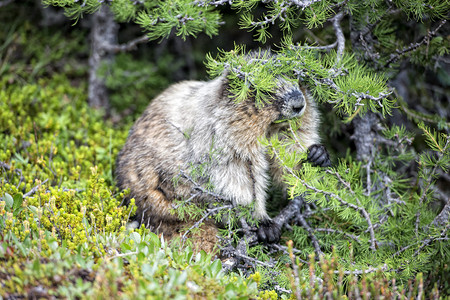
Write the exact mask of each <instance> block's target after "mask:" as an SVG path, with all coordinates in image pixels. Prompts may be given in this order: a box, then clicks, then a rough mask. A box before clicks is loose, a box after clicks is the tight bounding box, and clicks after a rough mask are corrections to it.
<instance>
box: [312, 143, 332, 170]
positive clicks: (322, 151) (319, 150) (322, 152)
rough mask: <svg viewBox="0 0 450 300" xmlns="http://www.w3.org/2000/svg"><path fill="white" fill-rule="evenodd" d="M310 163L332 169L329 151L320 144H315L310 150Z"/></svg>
mask: <svg viewBox="0 0 450 300" xmlns="http://www.w3.org/2000/svg"><path fill="white" fill-rule="evenodd" d="M308 161H310V162H311V163H313V164H314V165H316V166H319V167H331V160H330V156H329V154H328V151H327V149H326V148H325V147H324V146H323V145H320V144H314V145H312V146H311V147H309V148H308Z"/></svg>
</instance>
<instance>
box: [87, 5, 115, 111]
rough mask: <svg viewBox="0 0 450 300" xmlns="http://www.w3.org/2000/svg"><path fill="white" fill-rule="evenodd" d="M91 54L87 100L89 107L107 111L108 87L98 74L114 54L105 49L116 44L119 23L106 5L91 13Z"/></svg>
mask: <svg viewBox="0 0 450 300" xmlns="http://www.w3.org/2000/svg"><path fill="white" fill-rule="evenodd" d="M91 26H92V27H91V54H90V57H89V88H88V97H89V98H88V102H89V105H90V106H91V107H94V108H103V109H105V111H106V112H107V113H108V112H109V108H110V106H109V97H108V89H107V88H106V85H105V79H104V78H102V77H101V76H100V75H99V74H98V71H99V68H100V66H101V65H102V64H106V65H111V63H112V62H113V60H114V54H113V53H111V52H109V51H106V49H107V48H108V47H110V46H111V45H116V44H117V33H118V30H119V25H118V24H117V23H116V22H115V21H114V16H113V14H112V12H111V10H110V9H109V7H108V6H106V5H103V6H102V7H101V8H100V9H99V10H98V11H97V12H96V13H94V14H93V15H92V25H91Z"/></svg>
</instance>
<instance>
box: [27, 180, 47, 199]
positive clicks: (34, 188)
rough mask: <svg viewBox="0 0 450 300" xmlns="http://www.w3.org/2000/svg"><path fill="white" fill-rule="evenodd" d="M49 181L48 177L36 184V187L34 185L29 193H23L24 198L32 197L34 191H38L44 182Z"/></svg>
mask: <svg viewBox="0 0 450 300" xmlns="http://www.w3.org/2000/svg"><path fill="white" fill-rule="evenodd" d="M47 181H48V179H45V180H44V181H42V182H40V183H39V184H38V185H36V186H35V187H33V188H32V189H31V190H30V191H29V192H28V193H26V194H25V195H23V198H27V197H30V196H31V195H33V194H34V193H36V191H37V190H38V189H39V188H40V187H41V185H43V184H44V183H46V182H47Z"/></svg>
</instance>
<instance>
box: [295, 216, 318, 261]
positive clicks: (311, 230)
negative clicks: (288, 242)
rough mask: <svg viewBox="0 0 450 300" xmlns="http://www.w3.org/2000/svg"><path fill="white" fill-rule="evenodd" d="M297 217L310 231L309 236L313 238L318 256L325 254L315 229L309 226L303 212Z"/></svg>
mask: <svg viewBox="0 0 450 300" xmlns="http://www.w3.org/2000/svg"><path fill="white" fill-rule="evenodd" d="M297 219H298V220H299V222H300V224H301V225H302V226H303V227H304V228H305V229H306V231H307V232H308V235H309V238H310V239H311V241H312V243H313V246H314V250H315V252H316V255H317V258H320V257H321V256H322V255H323V252H322V250H321V249H320V246H319V241H318V240H317V238H316V236H315V235H314V230H313V229H312V228H311V226H309V224H308V222H306V220H305V218H304V217H303V216H302V214H298V215H297Z"/></svg>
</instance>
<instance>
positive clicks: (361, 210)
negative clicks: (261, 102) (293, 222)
mask: <svg viewBox="0 0 450 300" xmlns="http://www.w3.org/2000/svg"><path fill="white" fill-rule="evenodd" d="M273 153H274V154H275V156H276V157H277V159H278V160H279V161H280V162H281V165H282V166H283V168H284V169H285V170H286V171H288V172H289V173H290V174H291V175H292V176H293V177H294V178H295V179H297V180H299V181H300V182H301V183H302V184H303V185H304V186H305V187H306V188H308V189H310V190H312V191H314V192H316V193H319V194H323V195H325V196H328V197H332V198H334V199H336V200H338V201H339V202H340V203H341V205H343V206H347V207H350V208H352V209H354V210H356V211H358V212H359V213H360V214H361V215H362V216H363V218H364V219H366V222H367V225H368V230H369V233H370V244H371V245H370V248H371V249H372V251H376V245H375V241H376V239H375V233H374V229H373V225H372V221H371V220H370V215H369V213H368V212H367V211H366V210H365V209H364V208H363V207H360V206H358V205H355V204H353V203H349V202H347V201H345V200H344V199H342V198H341V197H339V196H338V195H336V194H335V193H333V192H328V191H324V190H321V189H318V188H316V187H315V186H312V185H310V184H309V183H308V182H306V181H305V180H303V179H301V178H300V177H298V176H297V174H295V173H294V172H293V170H292V169H291V168H289V167H287V166H286V165H285V164H284V163H283V160H282V159H281V158H280V156H279V154H278V152H277V151H276V150H275V149H273ZM339 178H340V176H338V179H339ZM341 180H342V178H341ZM343 183H344V185H346V186H348V188H349V189H350V192H352V194H353V195H354V196H355V199H356V201H357V202H358V204H359V205H360V201H359V199H358V197H356V195H355V193H354V192H353V190H351V188H350V186H349V184H348V183H346V182H345V181H343Z"/></svg>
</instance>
